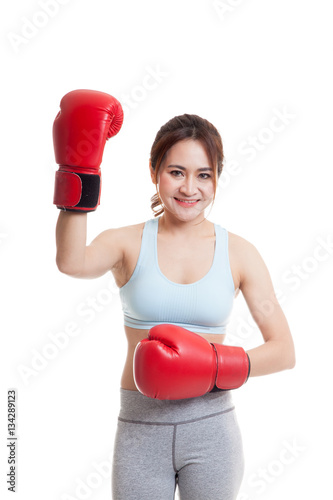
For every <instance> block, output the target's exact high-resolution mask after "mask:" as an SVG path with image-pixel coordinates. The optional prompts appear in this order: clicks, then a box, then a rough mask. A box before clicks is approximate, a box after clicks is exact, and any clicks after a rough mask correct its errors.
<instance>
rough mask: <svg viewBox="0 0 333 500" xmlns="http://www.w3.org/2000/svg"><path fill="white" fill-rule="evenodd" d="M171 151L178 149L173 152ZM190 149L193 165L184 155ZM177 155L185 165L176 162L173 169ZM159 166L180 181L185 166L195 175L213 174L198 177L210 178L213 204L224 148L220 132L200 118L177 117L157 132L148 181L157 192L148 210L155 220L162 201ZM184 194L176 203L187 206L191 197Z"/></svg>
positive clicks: (189, 116)
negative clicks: (153, 185)
mask: <svg viewBox="0 0 333 500" xmlns="http://www.w3.org/2000/svg"><path fill="white" fill-rule="evenodd" d="M189 140H191V146H189V145H188V144H186V141H189ZM194 141H195V143H194ZM174 147H177V150H176V152H175V151H174ZM191 148H192V150H193V152H192V158H194V159H195V162H194V163H191V161H190V158H189V157H188V156H187V155H186V153H187V152H189V151H190V150H191ZM194 148H195V150H194ZM181 150H183V151H181ZM172 153H173V154H172ZM178 153H179V154H181V157H180V158H183V159H184V161H182V163H181V164H180V165H179V164H178V162H177V163H176V164H174V165H173V164H172V163H173V159H175V158H179V157H178ZM170 155H171V156H170ZM197 155H199V156H197ZM162 165H163V166H164V169H165V168H167V169H170V170H171V172H170V173H171V175H174V176H175V177H176V176H178V177H181V174H183V175H185V174H186V172H187V170H188V165H191V170H193V168H194V165H196V166H197V167H196V168H197V171H198V172H197V173H198V174H199V173H200V172H208V171H209V172H211V173H212V174H211V175H209V177H208V174H206V175H204V174H203V175H201V179H203V180H204V179H208V178H211V180H212V183H213V191H214V193H213V199H212V200H211V201H214V198H215V193H216V187H217V182H218V178H219V177H220V175H221V173H222V168H223V146H222V140H221V136H220V134H219V132H218V131H217V129H216V128H215V127H214V125H212V124H211V123H210V122H209V121H207V120H205V119H204V118H201V117H200V116H197V115H189V114H185V115H181V116H176V117H174V118H173V119H171V120H169V121H168V123H166V124H165V125H163V126H162V127H161V128H160V130H159V131H158V133H157V135H156V138H155V141H154V143H153V145H152V148H151V152H150V170H151V178H152V181H153V182H154V184H155V186H156V190H157V193H156V194H155V195H154V196H153V197H152V199H151V201H152V205H151V208H152V210H153V212H154V213H155V217H157V216H159V215H161V214H162V213H163V212H164V207H163V201H162V199H161V195H160V192H159V189H158V184H159V174H160V168H161V167H162ZM166 165H167V167H166ZM160 189H161V188H160ZM190 191H191V186H190ZM183 194H184V196H180V197H179V201H180V202H187V203H188V202H190V201H191V200H190V199H189V198H190V196H189V194H190V195H192V194H193V193H190V192H189V191H185V192H184V193H183ZM192 201H193V200H192ZM183 206H187V205H183ZM158 207H160V208H158Z"/></svg>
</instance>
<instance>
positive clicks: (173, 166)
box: [167, 165, 213, 172]
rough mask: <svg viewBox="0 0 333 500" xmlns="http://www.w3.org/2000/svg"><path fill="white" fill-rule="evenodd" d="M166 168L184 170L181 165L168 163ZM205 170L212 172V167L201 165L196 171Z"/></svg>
mask: <svg viewBox="0 0 333 500" xmlns="http://www.w3.org/2000/svg"><path fill="white" fill-rule="evenodd" d="M167 168H179V169H180V170H186V168H185V167H182V166H181V165H168V166H167ZM207 170H209V171H210V172H213V169H212V168H211V167H202V168H198V169H197V171H198V172H205V171H207Z"/></svg>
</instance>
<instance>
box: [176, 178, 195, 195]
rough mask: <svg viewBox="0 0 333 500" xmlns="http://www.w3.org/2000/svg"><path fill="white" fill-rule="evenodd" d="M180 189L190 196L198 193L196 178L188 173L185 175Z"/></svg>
mask: <svg viewBox="0 0 333 500" xmlns="http://www.w3.org/2000/svg"><path fill="white" fill-rule="evenodd" d="M179 191H180V192H181V193H183V194H184V195H186V196H188V197H190V196H193V195H194V194H196V193H197V186H196V181H195V178H194V177H193V176H192V175H187V176H186V177H184V180H183V182H182V185H181V186H180V188H179Z"/></svg>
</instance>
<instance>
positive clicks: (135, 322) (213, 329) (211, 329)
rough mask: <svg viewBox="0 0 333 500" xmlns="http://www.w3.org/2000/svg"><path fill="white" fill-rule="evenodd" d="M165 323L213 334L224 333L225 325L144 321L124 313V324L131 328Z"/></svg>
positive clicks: (143, 327) (145, 327) (139, 328)
mask: <svg viewBox="0 0 333 500" xmlns="http://www.w3.org/2000/svg"><path fill="white" fill-rule="evenodd" d="M165 323H171V324H173V325H177V326H181V327H182V328H185V330H190V331H191V332H194V333H199V334H208V335H209V334H212V335H213V334H215V335H225V334H226V330H227V327H226V325H218V326H209V325H197V324H194V323H183V322H179V321H172V320H171V321H170V320H167V319H166V320H163V321H145V320H140V319H134V318H131V317H130V316H129V315H127V314H124V325H125V326H127V327H129V328H133V329H135V330H150V329H151V328H152V327H153V326H156V325H162V324H165Z"/></svg>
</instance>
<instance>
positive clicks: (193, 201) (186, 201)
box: [176, 198, 197, 203]
mask: <svg viewBox="0 0 333 500" xmlns="http://www.w3.org/2000/svg"><path fill="white" fill-rule="evenodd" d="M176 200H178V201H182V202H183V203H196V202H197V200H191V201H189V200H180V199H179V198H176Z"/></svg>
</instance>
